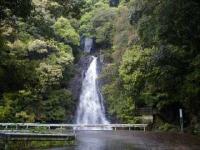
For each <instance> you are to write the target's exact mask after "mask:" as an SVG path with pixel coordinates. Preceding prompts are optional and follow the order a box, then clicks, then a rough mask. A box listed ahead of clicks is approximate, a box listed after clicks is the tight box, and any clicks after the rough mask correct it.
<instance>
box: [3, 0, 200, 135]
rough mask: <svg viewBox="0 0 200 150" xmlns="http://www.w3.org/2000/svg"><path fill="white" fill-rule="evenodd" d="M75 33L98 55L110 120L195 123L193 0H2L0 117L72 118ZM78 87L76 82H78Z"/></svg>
mask: <svg viewBox="0 0 200 150" xmlns="http://www.w3.org/2000/svg"><path fill="white" fill-rule="evenodd" d="M82 37H89V38H93V39H95V48H96V51H97V52H98V53H100V54H101V56H103V58H104V65H103V69H102V72H101V77H100V80H101V81H102V92H103V95H104V99H105V104H106V106H107V114H108V115H109V116H110V119H111V120H112V118H115V119H113V120H117V121H118V122H122V123H135V122H139V121H140V120H139V119H138V118H137V117H135V111H136V110H137V108H141V107H151V108H153V110H155V112H156V113H155V114H156V116H157V117H156V119H155V120H154V128H159V129H168V128H176V127H177V126H178V124H179V119H178V109H179V108H183V110H184V120H185V122H184V124H185V127H186V130H188V131H190V132H195V131H198V130H199V129H200V99H199V98H200V51H199V49H200V44H199V42H200V2H199V1H198V0H190V1H188V0H176V1H173V0H162V1H161V0H121V1H119V0H110V1H109V0H17V1H15V0H1V1H0V122H73V119H74V117H73V116H74V113H75V107H76V102H77V100H75V98H74V97H73V94H72V93H71V91H70V89H69V82H70V81H71V80H72V78H73V77H74V74H75V73H76V71H75V64H76V63H77V62H78V61H79V59H80V58H81V57H82V56H84V55H85V54H83V52H82V48H81V44H80V43H81V39H82ZM80 86H81V85H80Z"/></svg>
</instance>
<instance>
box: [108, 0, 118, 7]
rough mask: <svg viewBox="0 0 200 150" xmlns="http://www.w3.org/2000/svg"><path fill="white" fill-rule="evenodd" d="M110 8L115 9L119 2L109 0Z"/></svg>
mask: <svg viewBox="0 0 200 150" xmlns="http://www.w3.org/2000/svg"><path fill="white" fill-rule="evenodd" d="M109 1H110V6H111V7H117V6H118V5H119V0H109Z"/></svg>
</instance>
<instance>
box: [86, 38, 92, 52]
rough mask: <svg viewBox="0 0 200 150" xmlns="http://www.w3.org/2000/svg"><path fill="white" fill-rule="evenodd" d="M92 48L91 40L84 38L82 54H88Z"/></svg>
mask: <svg viewBox="0 0 200 150" xmlns="http://www.w3.org/2000/svg"><path fill="white" fill-rule="evenodd" d="M92 47H93V39H91V38H85V45H84V52H87V53H90V52H91V50H92Z"/></svg>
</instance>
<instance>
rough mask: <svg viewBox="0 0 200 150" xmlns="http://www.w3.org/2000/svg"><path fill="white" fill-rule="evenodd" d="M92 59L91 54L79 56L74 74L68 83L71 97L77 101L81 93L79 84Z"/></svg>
mask: <svg viewBox="0 0 200 150" xmlns="http://www.w3.org/2000/svg"><path fill="white" fill-rule="evenodd" d="M91 61H92V58H91V56H83V57H81V58H80V60H79V61H78V63H77V64H76V65H75V66H74V67H75V76H74V78H73V79H72V80H71V82H70V84H69V89H70V91H71V92H72V95H73V98H74V99H75V100H76V102H78V100H79V95H80V93H81V86H82V85H81V84H82V80H83V78H84V76H85V72H86V70H87V68H88V66H89V64H90V62H91Z"/></svg>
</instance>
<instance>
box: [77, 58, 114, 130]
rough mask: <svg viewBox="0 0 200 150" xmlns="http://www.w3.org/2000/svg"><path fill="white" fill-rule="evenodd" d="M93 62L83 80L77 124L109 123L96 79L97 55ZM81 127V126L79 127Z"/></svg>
mask: <svg viewBox="0 0 200 150" xmlns="http://www.w3.org/2000/svg"><path fill="white" fill-rule="evenodd" d="M92 59H93V60H92V62H91V63H90V65H89V68H88V70H87V72H86V74H85V78H84V79H83V82H82V91H81V95H80V100H79V106H78V109H77V117H76V124H109V122H108V120H107V119H106V117H105V109H104V105H103V102H102V96H101V93H100V92H99V90H98V86H97V83H96V79H97V77H98V74H97V57H94V56H92ZM79 129H80V128H79ZM102 129H105V130H110V128H81V130H102Z"/></svg>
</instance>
